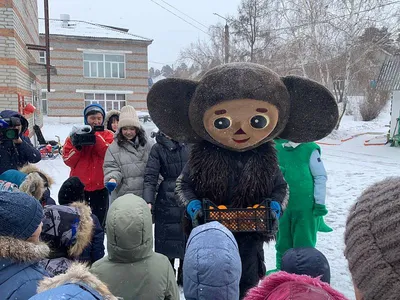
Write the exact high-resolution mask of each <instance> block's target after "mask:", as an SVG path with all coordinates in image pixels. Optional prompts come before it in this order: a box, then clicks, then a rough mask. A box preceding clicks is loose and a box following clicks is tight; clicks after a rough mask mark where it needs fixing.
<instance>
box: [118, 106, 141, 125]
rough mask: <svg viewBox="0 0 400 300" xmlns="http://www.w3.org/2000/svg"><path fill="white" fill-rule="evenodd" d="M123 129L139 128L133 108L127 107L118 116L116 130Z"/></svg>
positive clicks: (137, 118)
mask: <svg viewBox="0 0 400 300" xmlns="http://www.w3.org/2000/svg"><path fill="white" fill-rule="evenodd" d="M123 127H136V128H140V122H139V117H138V115H137V113H136V110H135V108H133V106H130V105H127V106H124V107H123V108H122V109H121V114H120V115H119V122H118V130H121V128H123Z"/></svg>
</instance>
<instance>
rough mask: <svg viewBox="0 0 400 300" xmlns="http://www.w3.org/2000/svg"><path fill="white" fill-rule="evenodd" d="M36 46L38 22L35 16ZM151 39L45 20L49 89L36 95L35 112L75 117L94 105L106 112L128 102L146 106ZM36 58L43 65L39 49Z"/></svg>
mask: <svg viewBox="0 0 400 300" xmlns="http://www.w3.org/2000/svg"><path fill="white" fill-rule="evenodd" d="M39 30H40V39H41V44H44V20H41V19H39ZM151 42H152V40H150V39H147V38H143V37H140V36H136V35H133V34H131V33H129V31H128V30H127V29H123V28H116V27H111V26H105V25H100V24H94V23H89V22H86V21H76V20H70V19H69V16H68V15H61V16H60V19H57V20H56V19H51V20H50V46H51V48H50V61H51V65H53V66H54V67H55V68H56V70H57V75H53V76H51V92H50V93H49V92H47V91H46V90H43V92H42V93H41V111H42V112H43V113H44V114H47V115H48V116H56V117H77V116H81V115H82V110H83V109H84V107H85V106H87V105H89V104H92V103H98V104H100V105H101V106H103V108H104V109H105V110H106V111H109V110H111V109H118V110H119V109H121V108H122V107H123V106H125V105H127V104H129V105H132V106H133V107H135V109H137V110H139V111H140V110H147V106H146V96H147V92H148V67H147V65H148V56H147V48H148V46H149V45H150V44H151ZM39 55H40V58H39V59H40V62H41V63H45V62H46V57H45V54H44V53H43V52H41V53H39ZM45 82H46V78H45V76H43V86H45Z"/></svg>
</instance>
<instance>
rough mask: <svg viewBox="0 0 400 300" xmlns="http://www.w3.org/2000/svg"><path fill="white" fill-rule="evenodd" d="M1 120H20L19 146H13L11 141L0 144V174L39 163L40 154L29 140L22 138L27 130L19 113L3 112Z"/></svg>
mask: <svg viewBox="0 0 400 300" xmlns="http://www.w3.org/2000/svg"><path fill="white" fill-rule="evenodd" d="M0 116H1V117H3V118H10V117H17V118H19V119H20V120H21V126H22V130H21V134H20V137H21V139H22V143H21V144H14V143H13V141H9V140H8V141H1V142H0V157H1V160H0V174H2V173H3V172H5V171H7V170H10V169H14V170H16V169H18V168H20V167H22V166H23V165H25V164H27V163H37V162H39V161H40V159H41V156H40V152H39V151H38V150H37V149H36V148H35V147H33V145H32V143H31V141H30V139H29V138H28V137H26V136H23V134H24V132H25V131H26V130H27V129H28V125H29V123H28V121H27V120H26V119H25V118H24V117H23V116H22V115H20V114H19V113H17V112H16V111H12V110H3V111H2V112H1V113H0Z"/></svg>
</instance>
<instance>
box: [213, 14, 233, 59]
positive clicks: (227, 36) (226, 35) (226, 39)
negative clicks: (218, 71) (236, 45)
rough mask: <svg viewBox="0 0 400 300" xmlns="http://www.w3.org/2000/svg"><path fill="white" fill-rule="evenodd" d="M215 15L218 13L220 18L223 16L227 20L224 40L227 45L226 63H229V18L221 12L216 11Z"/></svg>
mask: <svg viewBox="0 0 400 300" xmlns="http://www.w3.org/2000/svg"><path fill="white" fill-rule="evenodd" d="M214 15H216V16H218V17H220V18H222V19H224V20H225V22H226V23H225V40H224V46H225V51H224V52H225V53H224V54H225V63H226V64H227V63H229V25H228V19H227V18H225V17H223V16H221V15H219V14H217V13H214Z"/></svg>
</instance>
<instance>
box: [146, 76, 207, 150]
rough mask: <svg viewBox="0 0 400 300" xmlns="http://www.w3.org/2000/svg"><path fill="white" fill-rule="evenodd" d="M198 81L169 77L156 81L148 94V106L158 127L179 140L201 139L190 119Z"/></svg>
mask: <svg viewBox="0 0 400 300" xmlns="http://www.w3.org/2000/svg"><path fill="white" fill-rule="evenodd" d="M196 87H197V82H195V81H191V80H184V79H178V78H168V79H163V80H160V81H158V82H156V83H155V84H154V85H153V87H152V88H151V89H150V91H149V93H148V95H147V108H148V109H149V114H150V117H151V119H152V121H153V122H154V124H156V125H157V127H158V128H159V129H160V130H161V131H162V132H163V133H165V134H166V135H168V136H170V137H171V138H172V139H174V140H176V141H179V142H186V143H192V142H197V141H199V140H201V138H200V137H199V136H198V135H197V134H196V133H195V132H194V130H193V129H192V126H191V125H190V120H189V104H190V100H191V98H192V96H193V94H194V91H195V90H196Z"/></svg>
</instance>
